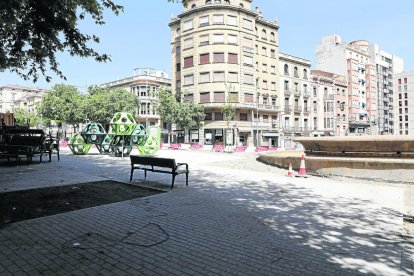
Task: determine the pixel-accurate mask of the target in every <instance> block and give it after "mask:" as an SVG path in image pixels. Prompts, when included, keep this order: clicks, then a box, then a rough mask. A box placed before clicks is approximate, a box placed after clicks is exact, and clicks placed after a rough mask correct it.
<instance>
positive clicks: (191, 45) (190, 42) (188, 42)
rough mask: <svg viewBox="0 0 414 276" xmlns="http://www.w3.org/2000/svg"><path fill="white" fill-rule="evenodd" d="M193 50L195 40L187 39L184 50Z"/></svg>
mask: <svg viewBox="0 0 414 276" xmlns="http://www.w3.org/2000/svg"><path fill="white" fill-rule="evenodd" d="M190 48H193V39H192V38H190V39H186V40H184V49H190Z"/></svg>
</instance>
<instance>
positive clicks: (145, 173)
mask: <svg viewBox="0 0 414 276" xmlns="http://www.w3.org/2000/svg"><path fill="white" fill-rule="evenodd" d="M144 175H145V179H147V170H144Z"/></svg>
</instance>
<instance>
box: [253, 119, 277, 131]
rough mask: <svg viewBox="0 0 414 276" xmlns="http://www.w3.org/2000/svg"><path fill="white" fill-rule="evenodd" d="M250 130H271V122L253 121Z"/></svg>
mask: <svg viewBox="0 0 414 276" xmlns="http://www.w3.org/2000/svg"><path fill="white" fill-rule="evenodd" d="M252 128H260V129H270V128H272V122H271V120H259V121H257V119H253V121H252Z"/></svg>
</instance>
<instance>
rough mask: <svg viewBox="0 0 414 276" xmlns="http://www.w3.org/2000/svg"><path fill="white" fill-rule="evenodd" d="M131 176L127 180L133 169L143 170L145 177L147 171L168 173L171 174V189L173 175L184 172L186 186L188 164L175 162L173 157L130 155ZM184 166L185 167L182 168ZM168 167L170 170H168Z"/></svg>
mask: <svg viewBox="0 0 414 276" xmlns="http://www.w3.org/2000/svg"><path fill="white" fill-rule="evenodd" d="M130 158H131V177H130V178H129V181H132V176H133V174H134V170H136V169H139V170H143V171H144V174H145V178H147V171H150V172H158V173H168V174H171V175H172V183H171V189H172V188H173V187H174V181H175V177H176V176H177V175H179V174H185V185H186V186H188V173H189V171H188V164H187V163H175V159H173V158H161V157H153V156H136V155H131V156H130ZM183 166H185V169H184V168H183ZM168 169H170V170H168Z"/></svg>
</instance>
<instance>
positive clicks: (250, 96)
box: [244, 93, 253, 103]
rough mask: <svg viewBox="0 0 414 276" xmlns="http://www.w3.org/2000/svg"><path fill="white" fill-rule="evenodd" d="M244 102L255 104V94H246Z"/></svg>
mask: <svg viewBox="0 0 414 276" xmlns="http://www.w3.org/2000/svg"><path fill="white" fill-rule="evenodd" d="M244 102H245V103H253V94H248V93H244Z"/></svg>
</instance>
